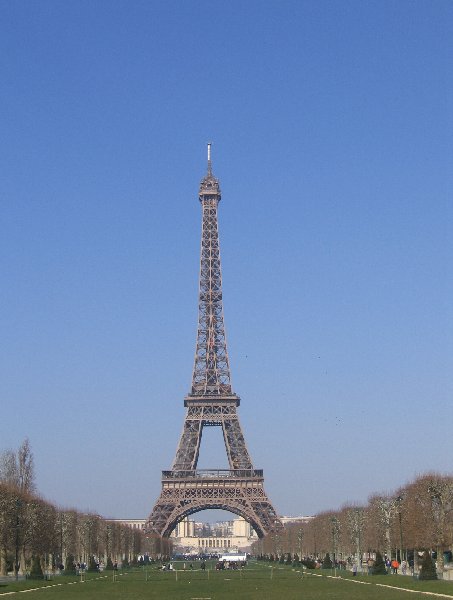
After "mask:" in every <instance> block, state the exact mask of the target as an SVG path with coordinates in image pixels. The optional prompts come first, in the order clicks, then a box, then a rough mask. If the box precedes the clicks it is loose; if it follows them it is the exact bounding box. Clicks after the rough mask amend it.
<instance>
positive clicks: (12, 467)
mask: <svg viewBox="0 0 453 600" xmlns="http://www.w3.org/2000/svg"><path fill="white" fill-rule="evenodd" d="M144 542H145V540H144V536H143V532H142V531H141V530H139V529H131V528H130V527H127V526H126V525H123V524H120V523H115V522H111V521H108V520H106V519H103V518H102V517H100V516H99V515H96V514H86V513H81V512H79V511H77V510H73V509H71V510H65V509H61V508H58V507H56V506H54V505H53V504H51V503H49V502H47V501H46V500H43V499H42V498H40V497H39V496H38V495H37V494H36V493H35V484H34V469H33V455H32V453H31V450H30V445H29V442H28V440H25V441H24V442H23V444H22V445H21V446H20V448H19V449H18V451H17V452H14V451H12V450H8V451H6V452H3V453H2V454H1V455H0V573H1V574H2V575H6V574H7V572H8V571H14V570H15V571H16V573H17V574H21V573H23V572H25V571H26V570H28V569H29V568H30V565H31V563H32V559H33V558H35V559H36V557H39V559H40V562H41V567H42V569H43V570H51V569H54V568H56V567H57V566H60V565H63V566H66V565H67V561H68V559H69V560H70V561H74V562H76V563H77V562H79V563H86V564H89V563H90V560H91V559H92V558H93V557H95V559H96V560H97V561H104V562H105V564H107V562H108V559H110V560H111V561H131V560H134V558H135V559H136V557H137V555H139V554H140V553H142V552H144Z"/></svg>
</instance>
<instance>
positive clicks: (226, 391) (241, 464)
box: [146, 144, 281, 537]
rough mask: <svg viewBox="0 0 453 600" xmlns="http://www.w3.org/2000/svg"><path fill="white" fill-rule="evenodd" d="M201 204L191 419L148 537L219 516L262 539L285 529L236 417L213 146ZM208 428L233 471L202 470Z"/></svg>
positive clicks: (186, 422)
mask: <svg viewBox="0 0 453 600" xmlns="http://www.w3.org/2000/svg"><path fill="white" fill-rule="evenodd" d="M199 199H200V202H201V206H202V211H203V222H202V234H201V261H200V289H199V304H198V332H197V345H196V351H195V361H194V369H193V377H192V387H191V391H190V393H189V395H188V396H186V398H185V400H184V405H185V406H186V407H187V412H186V417H185V420H184V426H183V431H182V434H181V438H180V440H179V445H178V448H177V451H176V456H175V459H174V461H173V466H172V470H171V471H163V472H162V492H161V494H160V496H159V498H158V500H157V502H156V504H155V506H154V508H153V511H152V513H151V515H150V517H149V519H148V521H147V524H146V529H147V530H148V531H154V532H156V533H158V534H159V535H162V536H169V535H170V533H171V532H172V530H173V529H174V528H175V526H176V524H177V523H178V522H179V521H181V520H182V519H183V518H184V517H186V516H187V515H190V514H192V513H194V512H198V511H200V510H204V509H208V508H209V509H210V508H220V509H224V510H229V511H231V512H233V513H235V514H238V515H240V516H242V517H244V518H245V519H246V520H247V521H248V522H249V523H251V525H252V526H253V528H254V529H255V531H256V532H257V534H258V536H259V537H263V536H264V535H266V534H267V533H269V532H270V531H272V530H275V529H279V528H280V527H281V523H280V521H279V519H278V517H277V515H276V513H275V510H274V508H273V506H272V504H271V503H270V501H269V499H268V498H267V496H266V493H265V491H264V487H263V482H264V479H263V472H262V471H261V470H256V469H254V468H253V465H252V461H251V459H250V456H249V453H248V450H247V447H246V444H245V440H244V436H243V434H242V430H241V426H240V423H239V418H238V415H237V410H236V409H237V407H238V406H239V402H240V400H239V397H238V396H237V395H236V394H234V393H233V392H232V390H231V380H230V365H229V360H228V351H227V344H226V336H225V325H224V319H223V303H222V273H221V267H220V246H219V234H218V223H217V208H218V204H219V202H220V199H221V193H220V185H219V181H218V180H217V179H216V178H215V177H214V175H213V174H212V166H211V145H210V144H208V171H207V174H206V176H205V177H204V178H203V179H202V181H201V184H200V192H199ZM205 426H217V427H221V428H222V433H223V439H224V441H225V448H226V452H227V457H228V463H229V466H230V468H229V469H228V470H219V471H205V470H197V463H198V455H199V450H200V442H201V437H202V432H203V427H205Z"/></svg>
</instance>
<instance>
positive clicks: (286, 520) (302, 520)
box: [280, 517, 314, 525]
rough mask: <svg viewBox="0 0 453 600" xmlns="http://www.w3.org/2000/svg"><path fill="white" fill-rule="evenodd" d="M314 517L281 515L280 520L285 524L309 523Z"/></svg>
mask: <svg viewBox="0 0 453 600" xmlns="http://www.w3.org/2000/svg"><path fill="white" fill-rule="evenodd" d="M312 519H314V517H280V521H281V522H282V523H283V525H289V524H292V523H309V522H310V521H311V520H312Z"/></svg>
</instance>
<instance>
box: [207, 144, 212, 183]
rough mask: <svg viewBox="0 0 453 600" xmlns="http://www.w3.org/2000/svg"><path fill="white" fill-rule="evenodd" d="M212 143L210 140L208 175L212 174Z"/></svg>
mask: <svg viewBox="0 0 453 600" xmlns="http://www.w3.org/2000/svg"><path fill="white" fill-rule="evenodd" d="M211 145H212V144H211V142H208V175H212V164H211Z"/></svg>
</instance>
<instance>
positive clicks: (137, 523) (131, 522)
mask: <svg viewBox="0 0 453 600" xmlns="http://www.w3.org/2000/svg"><path fill="white" fill-rule="evenodd" d="M106 521H108V522H109V523H119V524H120V525H127V527H130V528H131V529H145V523H146V519H106Z"/></svg>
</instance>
